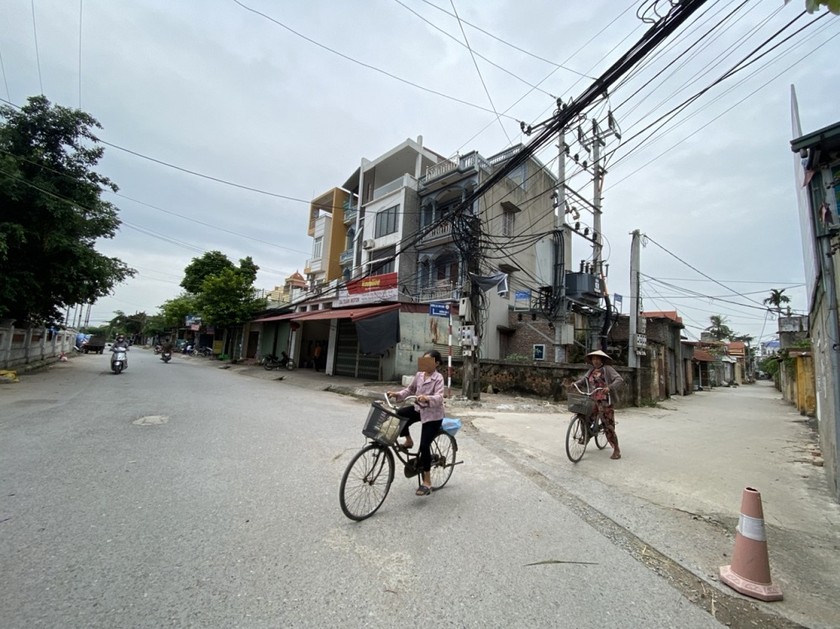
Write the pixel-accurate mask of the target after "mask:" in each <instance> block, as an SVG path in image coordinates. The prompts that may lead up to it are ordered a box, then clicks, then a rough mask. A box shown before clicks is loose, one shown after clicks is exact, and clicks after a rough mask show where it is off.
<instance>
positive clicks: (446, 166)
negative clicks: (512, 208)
mask: <svg viewBox="0 0 840 629" xmlns="http://www.w3.org/2000/svg"><path fill="white" fill-rule="evenodd" d="M480 168H483V169H485V170H490V163H489V162H487V161H486V160H485V159H484V158H483V157H481V155H479V154H478V153H476V152H475V151H473V152H472V153H469V154H468V155H464V156H463V157H459V158H458V160H457V161H453V160H446V161H445V162H440V163H438V164H435V165H433V166H429V167H428V168H426V175H425V176H424V177H423V178H422V180H421V183H422V184H423V185H429V183H431V182H432V181H434V180H435V179H439V178H441V177H443V176H444V175H448V174H449V173H451V172H453V171H456V170H457V171H458V172H462V173H463V172H466V171H468V170H472V169H476V170H478V169H480Z"/></svg>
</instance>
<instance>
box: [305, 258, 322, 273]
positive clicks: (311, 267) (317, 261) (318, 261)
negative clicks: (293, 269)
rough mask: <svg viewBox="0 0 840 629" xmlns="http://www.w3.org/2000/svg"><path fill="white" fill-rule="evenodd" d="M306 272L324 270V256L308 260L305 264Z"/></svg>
mask: <svg viewBox="0 0 840 629" xmlns="http://www.w3.org/2000/svg"><path fill="white" fill-rule="evenodd" d="M303 270H304V272H305V273H318V272H320V271H323V270H324V260H323V258H310V259H309V260H307V261H306V265H305V266H304V269H303Z"/></svg>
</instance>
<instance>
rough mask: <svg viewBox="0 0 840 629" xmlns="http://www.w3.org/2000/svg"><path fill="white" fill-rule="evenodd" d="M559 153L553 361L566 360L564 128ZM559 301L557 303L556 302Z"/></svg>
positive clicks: (555, 215) (555, 218) (561, 132)
mask: <svg viewBox="0 0 840 629" xmlns="http://www.w3.org/2000/svg"><path fill="white" fill-rule="evenodd" d="M557 147H558V148H559V155H558V158H557V207H556V208H555V210H554V227H555V228H556V230H557V233H555V235H554V239H555V241H554V290H555V291H556V294H555V295H553V296H552V297H553V300H558V301H554V303H555V304H556V306H555V307H556V311H555V315H554V362H555V363H562V362H565V361H566V352H565V350H564V349H563V324H564V323H565V322H566V303H565V302H566V268H565V260H564V258H565V255H566V242H565V239H566V234H565V228H564V226H565V225H566V221H565V216H566V130H565V129H563V130H561V131H560V136H559V142H558V144H557ZM558 302H559V303H558Z"/></svg>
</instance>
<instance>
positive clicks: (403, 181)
mask: <svg viewBox="0 0 840 629" xmlns="http://www.w3.org/2000/svg"><path fill="white" fill-rule="evenodd" d="M400 188H412V189H413V190H416V189H417V182H416V181H415V179H414V177H412V176H411V175H408V174H406V175H403V176H402V177H398V178H397V179H394V180H393V181H389V182H388V183H386V184H385V185H384V186H379V187H378V188H376V189H375V190H374V191H373V196H372V197H371V199H370V200H371V201H374V200H375V199H378V198H379V197H384V196H385V195H386V194H389V193H391V192H394V190H399V189H400Z"/></svg>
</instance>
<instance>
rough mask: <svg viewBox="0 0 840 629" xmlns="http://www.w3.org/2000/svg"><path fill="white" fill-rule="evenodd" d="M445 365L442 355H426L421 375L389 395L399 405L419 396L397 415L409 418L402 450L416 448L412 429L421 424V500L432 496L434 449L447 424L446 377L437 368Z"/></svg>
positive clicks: (434, 353)
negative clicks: (413, 396)
mask: <svg viewBox="0 0 840 629" xmlns="http://www.w3.org/2000/svg"><path fill="white" fill-rule="evenodd" d="M442 362H443V360H442V359H441V356H440V352H438V351H436V350H430V351H428V352H426V353H425V354H423V357H422V358H421V359H420V360H419V361H418V367H419V369H420V370H419V371H418V372H417V373H416V374H415V376H414V380H412V381H411V384H409V385H408V386H407V387H406V388H404V389H403V390H402V391H388V392H387V394H386V395H388V397H393V398H395V399H396V400H397V401H400V400H404V399H405V398H406V397H408V396H409V395H416V396H417V400H416V402H415V403H414V405H413V406H406V407H405V408H401V409H399V410H398V411H397V414H398V415H400V416H401V417H407V418H408V422H407V423H406V425H405V428H403V430H402V432H401V433H400V436H401V437H405V441H403V443H402V444H401V447H403V448H405V449H407V450H410V449H411V448H412V447H413V446H414V441H413V440H412V439H411V433H410V432H409V430H408V428H409V426H411V424H414V423H416V422H418V421H419V422H420V423H421V425H422V432H421V434H420V471H421V472H422V473H423V480H422V484H421V485H420V487H418V489H417V495H418V496H428V495H429V494H430V493H431V492H432V479H431V475H430V471H431V469H432V452H431V445H432V442H433V441H434V440H435V436H437V434H438V431H439V430H440V426H441V423H442V422H443V415H444V409H443V397H444V388H443V376H442V375H441V374H440V373H438V371H437V368H438V366H439V365H440V364H441V363H442Z"/></svg>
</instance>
